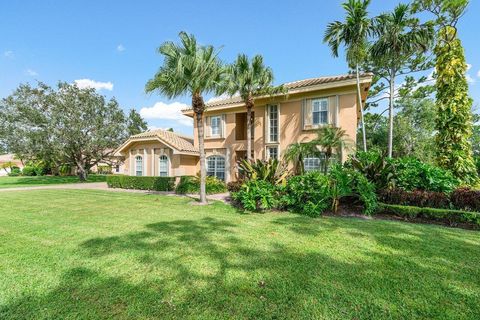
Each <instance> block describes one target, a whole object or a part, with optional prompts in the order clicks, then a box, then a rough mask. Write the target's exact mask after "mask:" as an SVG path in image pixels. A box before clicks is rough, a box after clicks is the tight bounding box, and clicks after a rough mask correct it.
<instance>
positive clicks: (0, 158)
mask: <svg viewBox="0 0 480 320" xmlns="http://www.w3.org/2000/svg"><path fill="white" fill-rule="evenodd" d="M7 162H13V163H14V164H15V166H17V167H19V168H20V169H23V163H22V161H20V160H19V159H16V158H15V156H14V155H13V154H2V155H0V177H3V176H6V175H8V173H9V172H10V169H9V168H7V169H3V168H1V166H2V165H3V164H4V163H7Z"/></svg>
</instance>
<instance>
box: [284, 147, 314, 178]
mask: <svg viewBox="0 0 480 320" xmlns="http://www.w3.org/2000/svg"><path fill="white" fill-rule="evenodd" d="M317 156H318V157H320V150H318V148H317V145H316V143H313V142H297V143H292V144H290V145H289V146H288V148H287V149H286V150H285V153H284V154H283V160H284V161H285V162H286V163H292V164H293V172H294V174H296V175H299V174H303V173H304V172H305V167H304V161H303V160H304V159H305V158H306V157H317Z"/></svg>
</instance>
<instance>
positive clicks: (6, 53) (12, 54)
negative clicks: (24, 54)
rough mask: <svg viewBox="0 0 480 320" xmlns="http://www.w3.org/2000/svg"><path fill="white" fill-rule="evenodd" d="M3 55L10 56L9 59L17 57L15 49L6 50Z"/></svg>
mask: <svg viewBox="0 0 480 320" xmlns="http://www.w3.org/2000/svg"><path fill="white" fill-rule="evenodd" d="M3 56H4V57H5V58H9V59H13V58H15V54H14V53H13V51H11V50H8V51H5V52H4V53H3Z"/></svg>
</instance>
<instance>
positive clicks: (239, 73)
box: [224, 54, 284, 160]
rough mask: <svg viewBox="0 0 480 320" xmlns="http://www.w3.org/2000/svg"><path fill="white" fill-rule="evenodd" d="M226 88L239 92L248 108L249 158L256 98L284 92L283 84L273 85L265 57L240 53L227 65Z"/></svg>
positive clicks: (231, 92) (248, 157)
mask: <svg viewBox="0 0 480 320" xmlns="http://www.w3.org/2000/svg"><path fill="white" fill-rule="evenodd" d="M225 80H226V81H225V84H224V86H225V87H224V90H225V91H226V92H227V93H228V94H229V95H230V96H233V95H235V94H239V95H240V97H241V98H242V100H243V102H244V103H245V107H246V108H247V160H250V159H251V157H252V110H253V108H254V107H255V100H254V98H255V97H257V96H262V95H271V94H275V93H279V92H283V91H284V88H283V86H279V87H274V86H273V84H272V83H273V71H272V69H271V68H269V67H267V66H265V65H264V63H263V57H262V56H261V55H256V56H254V57H253V59H252V60H250V59H249V58H248V56H246V55H245V54H239V55H238V57H237V60H235V62H234V63H233V64H231V65H229V66H228V67H227V76H226V79H225Z"/></svg>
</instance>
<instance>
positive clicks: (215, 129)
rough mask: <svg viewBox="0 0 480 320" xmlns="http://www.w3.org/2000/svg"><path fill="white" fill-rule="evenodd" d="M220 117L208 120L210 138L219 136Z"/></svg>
mask: <svg viewBox="0 0 480 320" xmlns="http://www.w3.org/2000/svg"><path fill="white" fill-rule="evenodd" d="M221 125H222V117H221V116H215V117H211V118H210V128H211V130H212V136H220V132H221V127H220V126H221Z"/></svg>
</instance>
